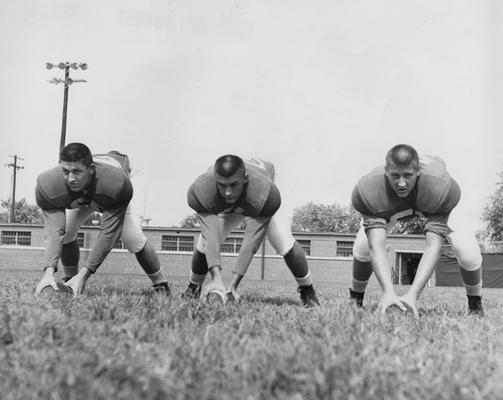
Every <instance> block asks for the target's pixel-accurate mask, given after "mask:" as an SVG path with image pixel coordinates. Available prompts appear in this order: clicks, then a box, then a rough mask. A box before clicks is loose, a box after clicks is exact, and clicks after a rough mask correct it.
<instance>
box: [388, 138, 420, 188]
mask: <svg viewBox="0 0 503 400" xmlns="http://www.w3.org/2000/svg"><path fill="white" fill-rule="evenodd" d="M385 170H386V177H387V178H388V182H389V184H390V185H391V188H392V189H393V191H394V192H395V194H396V195H397V196H398V197H401V198H405V197H407V196H408V195H409V193H410V192H411V190H412V189H413V188H414V186H415V185H416V181H417V178H418V177H419V174H420V171H419V156H418V154H417V151H416V150H415V149H414V148H413V147H412V146H409V145H408V144H397V145H396V146H394V147H393V148H392V149H390V150H389V151H388V154H386V166H385Z"/></svg>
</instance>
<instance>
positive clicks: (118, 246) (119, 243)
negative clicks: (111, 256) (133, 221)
mask: <svg viewBox="0 0 503 400" xmlns="http://www.w3.org/2000/svg"><path fill="white" fill-rule="evenodd" d="M114 249H125V247H124V243H122V240H120V239H119V240H117V242H115V244H114Z"/></svg>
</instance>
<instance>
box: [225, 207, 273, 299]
mask: <svg viewBox="0 0 503 400" xmlns="http://www.w3.org/2000/svg"><path fill="white" fill-rule="evenodd" d="M270 220H271V217H256V218H250V219H249V220H248V223H247V225H246V230H245V233H244V238H243V243H242V245H241V250H240V251H239V255H238V258H237V260H236V263H235V264H234V268H233V269H232V280H231V284H230V290H236V289H237V287H238V285H239V282H241V279H243V276H244V275H245V274H246V271H247V270H248V267H249V266H250V263H251V261H252V259H253V256H254V255H255V253H256V252H257V250H258V249H259V247H260V244H261V243H262V240H263V239H264V236H265V234H266V232H267V227H268V225H269V221H270Z"/></svg>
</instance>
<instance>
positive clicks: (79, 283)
mask: <svg viewBox="0 0 503 400" xmlns="http://www.w3.org/2000/svg"><path fill="white" fill-rule="evenodd" d="M90 275H91V271H89V270H88V269H87V268H82V269H81V270H80V271H79V272H78V273H77V275H75V276H74V277H73V278H72V279H70V280H69V281H68V282H66V283H64V285H65V286H68V287H69V288H71V289H72V291H73V297H77V296H78V295H79V294H82V293H83V292H84V288H85V287H86V282H87V279H88V278H89V276H90Z"/></svg>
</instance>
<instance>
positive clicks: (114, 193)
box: [93, 164, 133, 209]
mask: <svg viewBox="0 0 503 400" xmlns="http://www.w3.org/2000/svg"><path fill="white" fill-rule="evenodd" d="M132 197H133V186H132V185H131V181H130V180H129V178H128V177H127V176H126V174H125V173H124V172H123V171H122V169H119V168H116V167H112V166H110V165H107V164H96V175H95V190H94V197H93V200H94V202H95V203H96V204H98V205H99V206H100V207H101V208H103V209H110V208H117V207H122V206H125V205H127V204H129V201H130V200H131V198H132Z"/></svg>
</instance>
